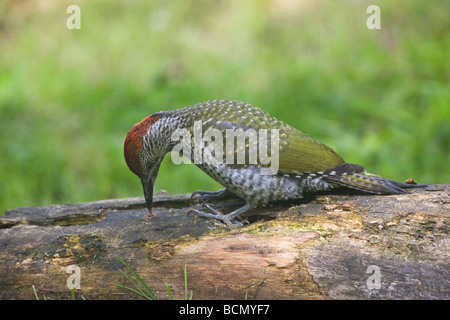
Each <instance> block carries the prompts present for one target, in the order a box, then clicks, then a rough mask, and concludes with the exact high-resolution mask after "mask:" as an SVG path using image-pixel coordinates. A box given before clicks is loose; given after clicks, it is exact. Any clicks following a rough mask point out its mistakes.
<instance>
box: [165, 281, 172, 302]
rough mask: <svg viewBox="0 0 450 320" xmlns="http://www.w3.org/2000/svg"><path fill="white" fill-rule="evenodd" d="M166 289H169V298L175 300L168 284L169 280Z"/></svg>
mask: <svg viewBox="0 0 450 320" xmlns="http://www.w3.org/2000/svg"><path fill="white" fill-rule="evenodd" d="M166 290H167V294H168V295H169V300H173V297H172V291H170V287H169V285H168V284H167V282H166Z"/></svg>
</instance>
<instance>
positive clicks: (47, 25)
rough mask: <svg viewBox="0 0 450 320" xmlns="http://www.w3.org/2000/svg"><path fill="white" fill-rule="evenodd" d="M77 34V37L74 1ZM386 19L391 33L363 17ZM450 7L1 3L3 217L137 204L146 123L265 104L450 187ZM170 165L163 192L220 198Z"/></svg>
mask: <svg viewBox="0 0 450 320" xmlns="http://www.w3.org/2000/svg"><path fill="white" fill-rule="evenodd" d="M71 4H76V5H79V6H80V8H81V29H80V30H69V29H68V28H67V27H66V19H67V18H68V17H69V15H70V14H68V13H66V9H67V7H68V6H69V5H71ZM371 4H377V5H379V6H380V8H381V30H369V29H368V28H367V27H366V20H367V18H368V17H369V14H367V13H366V9H367V7H368V6H369V5H371ZM449 12H450V1H426V2H425V1H420V0H417V1H412V0H403V1H402V0H399V1H388V0H385V1H375V0H373V1H372V0H371V1H335V0H329V1H325V0H323V1H318V0H272V1H263V0H228V1H225V0H222V1H211V0H195V1H192V0H190V1H188V0H183V1H156V0H151V1H149V0H145V1H144V0H142V1H126V0H120V1H119V0H108V1H106V0H96V1H88V0H85V1H78V0H70V1H63V0H36V1H30V0H21V1H18V0H14V1H5V0H2V1H0V118H1V127H0V150H1V154H2V158H1V162H0V181H1V182H0V214H2V213H3V211H4V210H5V209H9V208H15V207H20V206H34V205H46V204H52V203H72V202H79V201H92V200H100V199H107V198H116V197H130V196H142V195H143V194H142V190H141V185H140V182H139V180H138V178H137V177H136V176H134V175H133V174H132V173H131V172H130V171H129V170H128V168H127V166H126V164H125V161H124V159H123V142H124V139H125V136H126V134H127V132H128V130H129V129H130V128H131V127H132V125H133V124H134V123H136V122H139V121H140V120H141V119H142V118H144V117H145V116H147V115H149V114H151V113H154V112H156V111H160V110H169V109H177V108H181V107H185V106H188V105H192V104H195V103H198V102H201V101H205V100H210V99H232V100H242V101H245V102H248V103H251V104H253V105H256V106H258V107H260V108H262V109H264V110H265V111H267V112H269V113H271V114H273V115H274V116H276V117H277V118H279V119H281V120H283V121H284V122H287V123H289V124H291V125H293V126H295V127H297V128H298V129H300V130H301V131H304V132H306V133H308V134H309V135H310V136H312V137H314V138H316V139H317V140H319V141H321V142H323V143H325V144H327V145H329V146H331V147H332V148H333V149H334V150H335V151H336V152H338V153H339V154H340V155H341V156H342V157H343V158H344V159H345V160H346V161H347V162H352V163H359V164H363V165H365V166H366V168H367V169H368V171H370V172H372V173H378V174H380V175H382V176H385V177H388V178H391V179H396V180H399V181H404V180H405V179H406V178H414V179H416V180H418V181H419V182H421V183H446V182H447V183H448V182H450V179H449V178H450V166H449V163H450V150H449V149H450V148H449V146H450V90H449V89H450V86H449V83H450V63H449V57H450V50H449V49H450V34H449V32H450V19H449V17H448V14H449ZM218 188H220V186H219V185H218V184H217V183H215V182H214V181H213V180H212V179H210V178H209V177H208V176H206V174H204V173H203V172H201V171H200V170H199V169H197V168H196V167H195V166H194V165H182V166H175V165H174V164H172V163H171V161H170V156H167V157H166V159H165V161H164V163H163V164H162V166H161V169H160V173H159V178H158V179H157V181H156V185H155V191H159V190H161V189H165V190H167V191H169V192H171V193H176V192H192V191H194V190H198V189H202V190H210V189H218Z"/></svg>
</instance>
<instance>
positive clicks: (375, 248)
mask: <svg viewBox="0 0 450 320" xmlns="http://www.w3.org/2000/svg"><path fill="white" fill-rule="evenodd" d="M241 204H242V203H239V199H233V198H231V199H225V200H224V201H222V202H215V203H212V205H213V206H214V207H216V208H218V209H219V210H223V211H224V212H229V211H230V210H233V209H235V208H237V207H238V206H239V205H241ZM154 206H155V208H154V209H153V214H154V216H152V217H149V216H148V211H147V210H146V209H145V208H144V207H145V205H144V200H143V198H129V199H118V200H105V201H97V202H90V203H78V204H68V205H53V206H47V207H26V208H19V209H14V210H8V211H7V212H6V213H5V216H4V217H1V218H0V266H1V267H0V298H1V299H35V298H36V297H35V292H34V290H35V291H36V293H37V295H38V297H39V298H43V297H45V298H47V299H71V290H70V289H69V288H68V287H70V285H71V284H73V285H77V289H75V297H76V298H77V299H78V298H85V299H140V298H141V297H140V296H138V295H137V294H135V293H133V292H131V291H129V290H127V289H124V288H122V287H120V286H118V285H117V284H121V285H125V286H128V287H133V285H132V284H131V283H130V282H129V280H127V279H126V277H125V276H124V275H123V274H122V273H121V272H120V271H123V272H124V273H126V274H128V275H129V276H130V277H131V278H134V276H133V274H132V273H131V272H130V270H129V269H128V268H127V267H125V265H124V264H122V262H121V261H120V260H119V258H118V257H120V258H121V259H123V260H124V261H125V262H126V263H128V265H129V266H130V267H131V268H132V269H133V270H134V271H135V272H136V273H137V274H138V275H139V276H140V277H141V278H142V279H143V280H144V281H145V282H146V283H147V285H148V286H149V287H150V288H151V289H152V290H153V292H154V294H155V295H156V297H157V298H158V299H167V298H168V293H167V290H166V284H167V285H168V286H169V287H170V289H171V293H172V296H173V298H174V299H184V297H185V277H184V270H185V265H186V274H187V282H188V284H187V289H188V292H190V291H192V292H193V298H194V299H244V298H248V299H268V300H271V299H449V298H450V257H449V255H450V246H449V244H450V238H449V235H450V232H449V231H450V230H449V215H450V184H447V185H430V186H428V187H425V188H417V189H414V190H411V191H410V193H408V194H404V195H403V194H402V195H390V196H374V195H362V194H357V195H355V194H353V195H348V194H347V195H345V194H331V195H318V196H315V197H311V198H308V199H304V200H302V201H299V202H297V203H295V204H292V203H283V204H277V205H275V206H273V207H271V208H267V209H259V210H254V211H253V212H251V213H250V214H249V215H248V216H247V219H248V220H249V221H250V223H249V224H246V225H245V226H244V227H243V228H241V229H237V230H229V229H228V228H227V227H225V226H223V225H222V224H220V223H218V222H217V221H213V220H208V219H205V218H202V217H198V216H196V215H195V214H188V213H189V209H191V208H196V209H202V204H200V203H196V202H193V201H191V199H190V194H177V195H170V194H167V193H159V194H157V195H156V196H155V201H154ZM77 281H79V282H77ZM33 286H34V289H33Z"/></svg>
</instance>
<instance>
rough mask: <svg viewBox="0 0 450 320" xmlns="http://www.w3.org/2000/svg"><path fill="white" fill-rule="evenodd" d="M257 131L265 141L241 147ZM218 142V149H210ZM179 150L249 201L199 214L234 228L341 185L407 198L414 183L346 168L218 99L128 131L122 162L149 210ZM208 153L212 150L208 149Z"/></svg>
mask: <svg viewBox="0 0 450 320" xmlns="http://www.w3.org/2000/svg"><path fill="white" fill-rule="evenodd" d="M180 130H181V131H182V132H184V134H185V135H186V136H185V139H181V141H182V142H180V140H176V139H174V136H175V138H176V136H177V134H178V132H180ZM183 130H184V131H183ZM210 132H213V133H215V135H214V137H213V138H214V139H213V138H211V137H209V136H208V138H205V137H206V136H207V134H208V133H210ZM236 132H238V133H240V134H241V135H239V136H238V135H236V137H233V136H232V135H231V133H236ZM253 132H257V133H264V132H265V133H267V136H266V138H267V139H266V140H264V139H262V138H261V135H258V136H256V138H255V139H254V136H250V135H249V136H243V138H242V140H241V141H240V142H241V143H240V144H239V143H238V140H239V139H241V138H240V137H242V133H253ZM275 133H276V135H273V134H275ZM219 134H220V135H219ZM227 134H230V136H228V135H227ZM199 137H200V140H199V139H198V138H199ZM218 137H220V138H218ZM227 138H228V140H227ZM230 139H236V143H232V144H231V145H230V144H227V142H228V143H229V142H230ZM233 141H234V140H233ZM219 143H221V144H219ZM271 143H276V144H275V146H276V148H273V149H271V148H270V147H271V146H272V144H271ZM177 144H179V145H178V146H177ZM217 144H219V145H220V146H221V147H217V148H211V147H212V146H216V145H217ZM179 146H181V147H183V152H184V150H187V149H189V153H188V154H187V155H188V156H189V157H190V158H191V160H192V162H194V163H195V164H196V165H197V166H198V167H199V168H200V169H201V170H203V171H204V172H206V173H207V174H208V175H209V176H210V177H211V178H213V179H214V180H216V181H217V182H219V183H220V184H221V185H223V186H224V187H225V188H226V190H227V191H228V192H231V193H233V194H235V195H237V196H238V197H240V198H242V199H243V200H245V201H246V205H245V206H244V207H242V208H239V209H237V210H236V211H234V212H232V213H230V214H228V215H224V214H221V213H219V212H217V211H215V210H214V209H213V208H210V209H211V211H213V213H206V212H200V211H198V213H199V214H200V215H203V216H206V217H212V218H216V219H220V220H223V221H225V222H226V223H227V224H228V225H229V226H233V225H241V224H240V223H239V222H238V221H236V220H235V218H236V217H237V216H238V215H239V214H242V213H243V212H245V211H246V210H248V209H250V208H255V207H261V206H265V205H268V204H269V203H271V202H274V201H279V200H289V199H299V198H301V197H302V196H303V194H304V193H305V192H314V191H323V190H330V189H333V188H337V187H341V186H344V187H349V188H353V189H358V190H362V191H365V192H369V193H375V194H392V193H404V192H405V191H404V190H403V188H406V187H410V186H411V185H408V184H404V183H400V182H396V181H392V180H389V179H385V178H382V177H379V176H376V175H373V174H370V173H367V172H366V171H365V168H364V167H363V166H360V165H355V164H348V163H345V162H344V160H343V159H342V158H341V157H340V156H339V155H338V154H336V153H335V152H334V151H333V150H332V149H331V148H329V147H327V146H326V145H324V144H322V143H320V142H318V141H317V140H314V139H313V138H311V137H309V136H308V135H307V134H305V133H303V132H301V131H299V130H297V129H295V128H293V127H291V126H289V125H287V124H285V123H284V122H282V121H280V120H278V119H276V118H275V117H273V116H271V115H270V114H268V113H266V112H264V111H262V110H261V109H259V108H257V107H254V106H252V105H250V104H247V103H244V102H240V101H228V100H214V101H206V102H203V103H199V104H196V105H193V106H190V107H187V108H183V109H178V110H173V111H165V112H158V113H155V114H153V115H150V116H148V117H146V118H145V119H144V120H142V121H141V122H139V123H138V124H136V125H135V126H134V127H133V128H132V129H131V130H130V132H129V133H128V135H127V138H126V140H125V146H124V153H125V160H126V163H127V165H128V167H129V168H130V170H131V171H132V172H134V173H135V174H136V175H137V176H138V177H139V178H140V179H141V182H142V185H143V187H144V195H145V199H146V203H147V207H148V209H149V211H150V212H151V208H152V196H153V184H154V181H155V179H156V175H157V173H158V169H159V166H160V164H161V161H162V159H163V157H164V156H165V154H166V153H168V152H170V151H172V150H173V149H174V148H177V147H179ZM230 146H231V147H230ZM185 148H187V149H185ZM210 149H212V150H213V152H210V153H209V152H206V151H207V150H210ZM261 150H267V157H272V158H271V161H269V162H267V161H266V162H265V160H264V159H266V158H267V157H265V156H264V153H261V152H260V151H261ZM255 152H256V153H257V155H256V156H255V155H254V153H255ZM241 155H244V156H242V157H241ZM273 156H277V157H276V158H273ZM199 159H201V161H198V160H199ZM274 159H276V160H277V161H276V167H275V171H272V172H271V174H267V171H265V170H266V169H268V168H269V167H270V168H272V169H273V167H274V163H275V160H274Z"/></svg>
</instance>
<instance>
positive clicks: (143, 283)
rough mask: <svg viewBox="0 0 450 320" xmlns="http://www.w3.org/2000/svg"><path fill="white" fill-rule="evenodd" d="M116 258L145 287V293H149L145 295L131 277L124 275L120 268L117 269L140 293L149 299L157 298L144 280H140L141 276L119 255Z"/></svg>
mask: <svg viewBox="0 0 450 320" xmlns="http://www.w3.org/2000/svg"><path fill="white" fill-rule="evenodd" d="M117 258H118V259H119V261H120V262H122V263H123V264H124V265H125V267H127V268H128V270H130V272H131V273H132V274H133V275H134V276H135V277H136V279H137V280H138V282H139V283H140V284H141V285H142V287H143V288H144V289H145V291H147V294H148V295H149V297H147V295H146V294H145V293H144V292H143V290H142V289H141V288H140V287H139V286H138V285H137V284H136V283H135V282H134V281H133V280H131V278H130V277H129V276H128V275H126V274H125V273H124V272H123V271H122V270H120V269H119V271H120V272H121V273H122V274H123V275H124V276H125V277H126V278H127V279H128V280H129V281H130V282H131V283H132V284H133V285H134V286H135V287H136V288H137V289H138V290H139V291H140V292H141V295H144V296H146V297H147V299H150V300H157V298H156V296H155V295H154V294H153V292H152V290H150V288H149V287H148V286H147V284H146V283H145V282H144V280H142V278H141V277H140V276H139V275H138V274H137V273H136V272H135V271H134V270H133V269H132V268H131V267H130V266H129V265H128V264H127V263H126V262H125V261H124V260H123V259H122V258H121V257H117Z"/></svg>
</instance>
